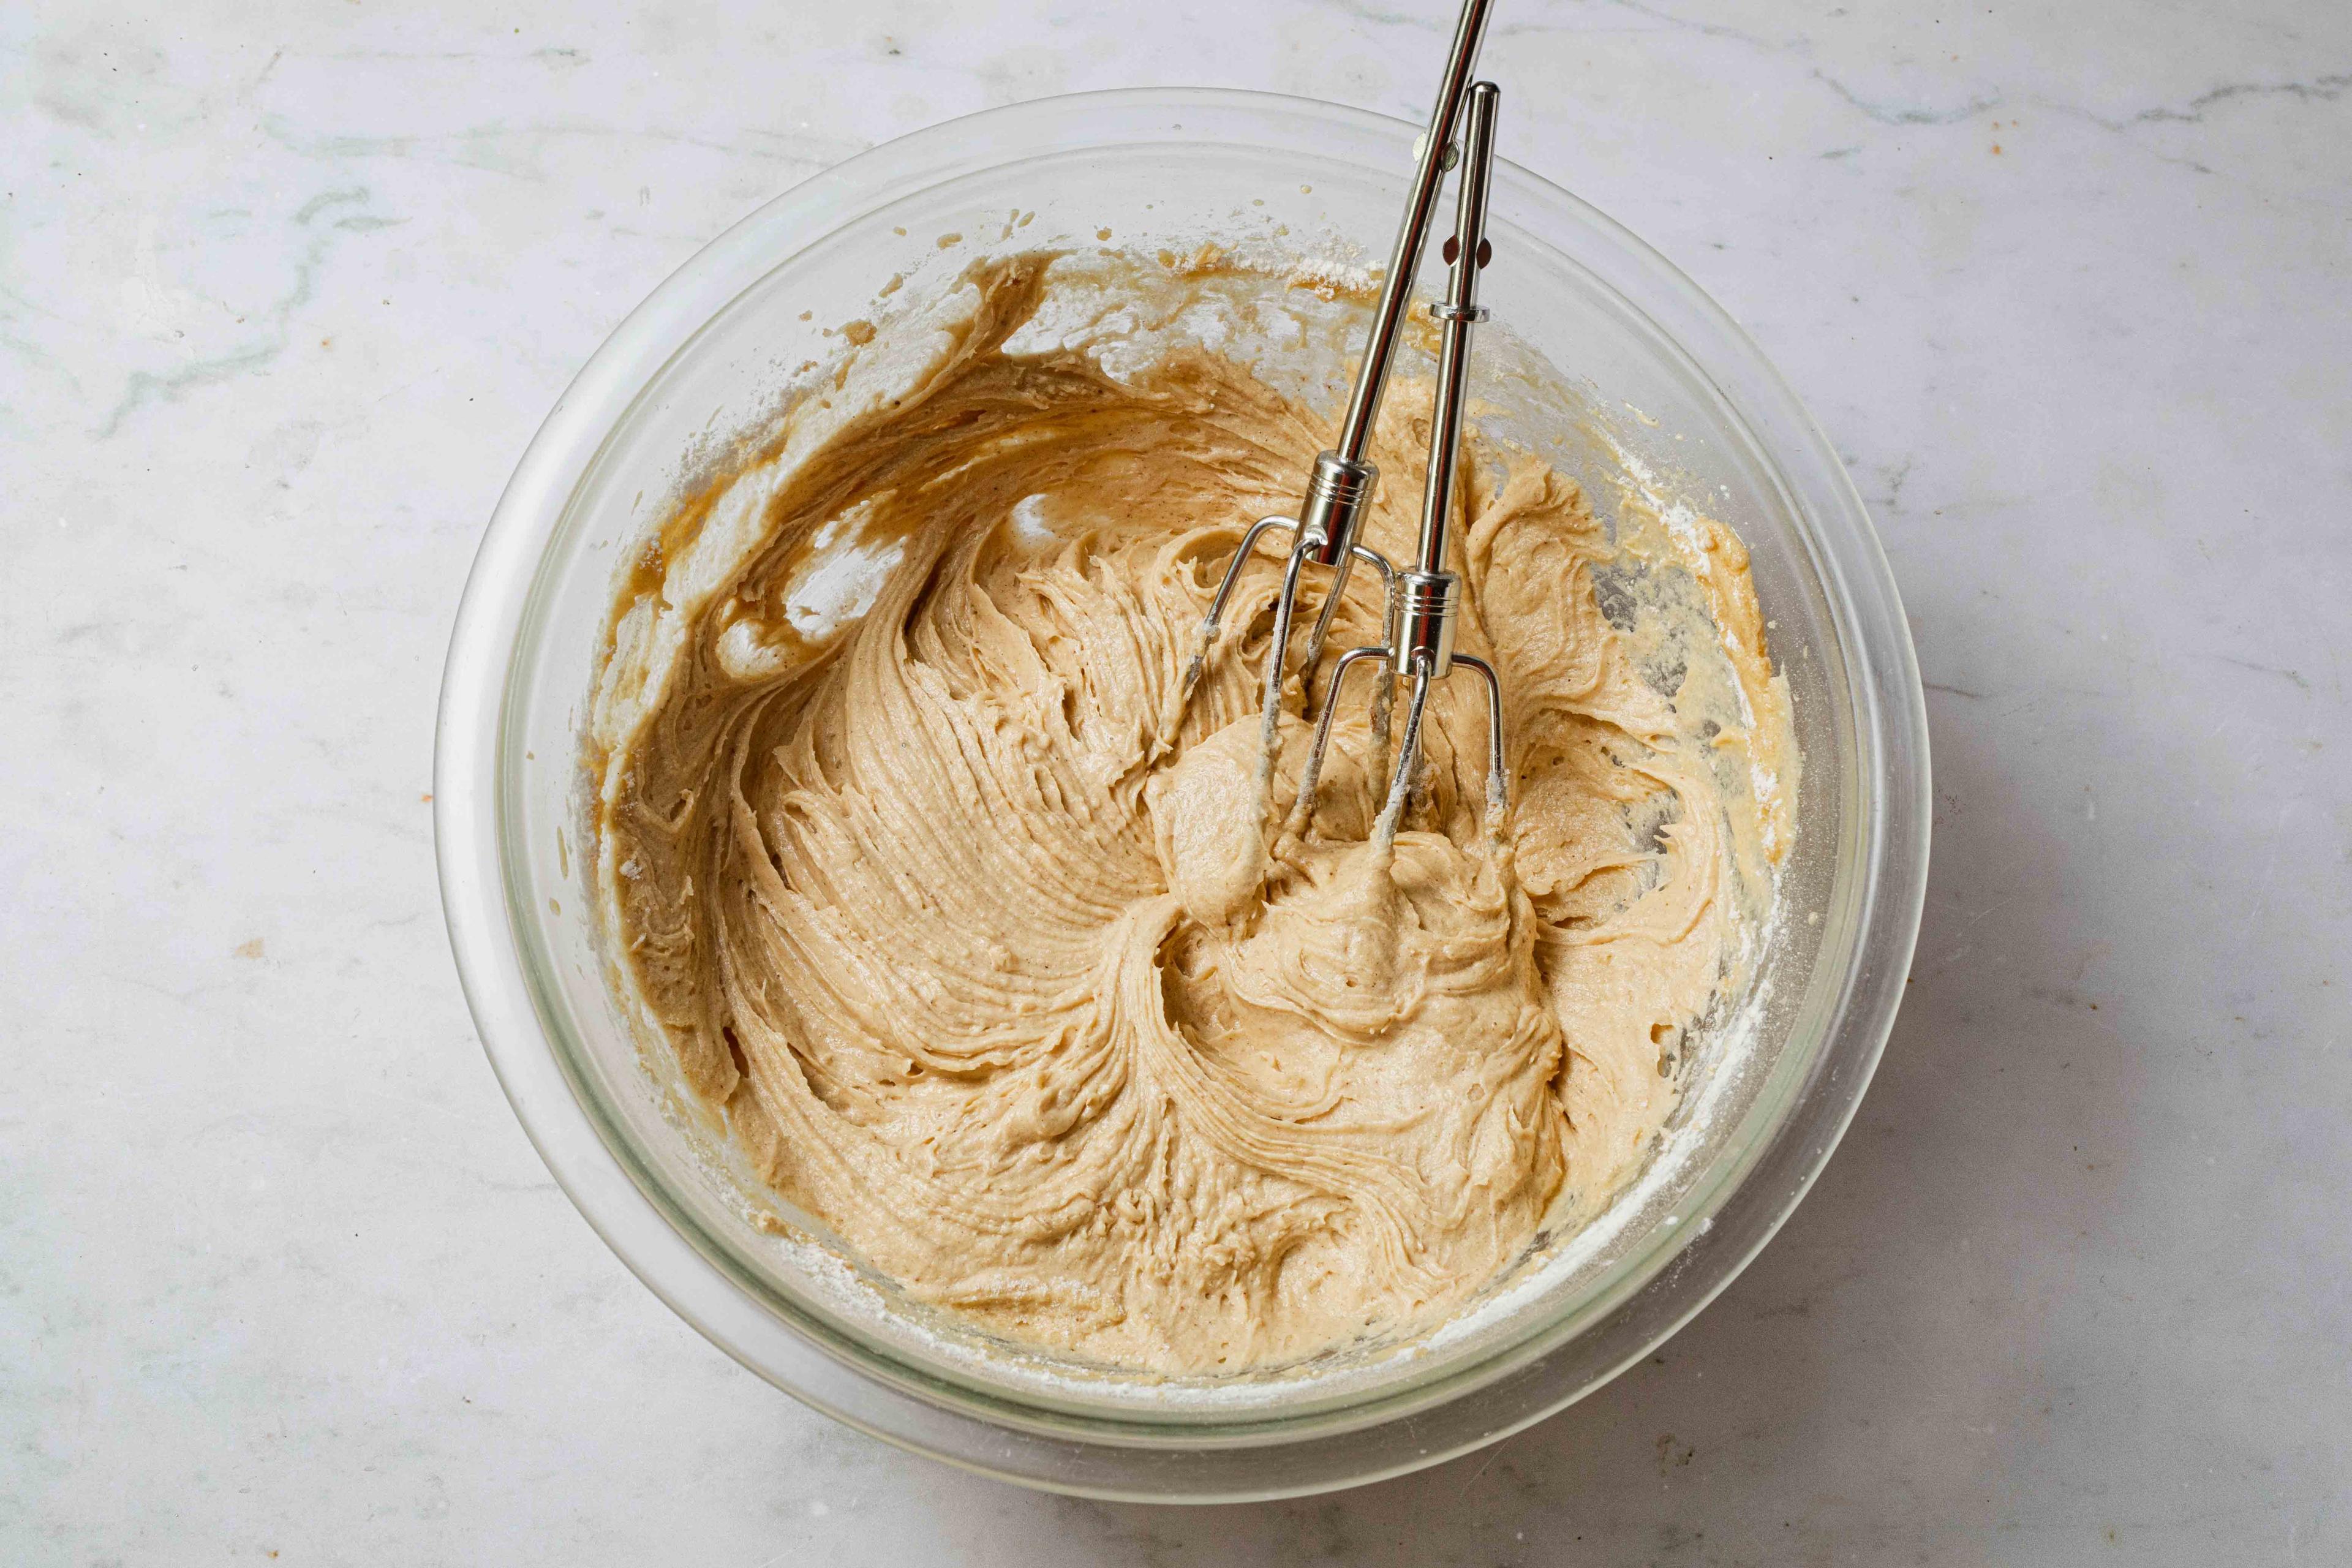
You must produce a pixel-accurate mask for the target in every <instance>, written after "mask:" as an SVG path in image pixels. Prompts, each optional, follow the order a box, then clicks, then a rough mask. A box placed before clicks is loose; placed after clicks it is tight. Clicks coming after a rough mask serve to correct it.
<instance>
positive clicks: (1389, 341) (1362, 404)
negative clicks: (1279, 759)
mask: <svg viewBox="0 0 2352 1568" xmlns="http://www.w3.org/2000/svg"><path fill="white" fill-rule="evenodd" d="M1492 8H1493V0H1464V3H1463V6H1462V16H1461V19H1460V20H1459V22H1457V23H1456V25H1455V26H1454V47H1453V48H1452V50H1451V52H1450V53H1449V54H1448V55H1447V57H1446V62H1445V74H1444V79H1443V80H1442V81H1441V82H1440V83H1439V86H1438V92H1437V107H1436V109H1435V110H1434V111H1433V113H1432V114H1431V116H1430V121H1429V129H1428V131H1427V132H1425V133H1424V134H1423V137H1422V141H1421V146H1420V154H1419V163H1418V164H1417V166H1416V168H1415V169H1414V171H1413V179H1412V189H1411V191H1410V193H1409V194H1408V195H1407V197H1406V200H1405V210H1404V221H1403V223H1402V225H1401V226H1399V227H1398V229H1397V237H1396V247H1395V248H1394V250H1393V251H1392V252H1391V255H1390V257H1389V268H1388V273H1387V275H1386V277H1384V278H1383V279H1381V292H1380V298H1379V300H1378V301H1377V302H1376V303H1375V305H1374V306H1373V310H1372V325H1371V332H1370V337H1369V339H1368V340H1367V341H1366V342H1365V345H1364V359H1363V363H1362V364H1360V366H1358V367H1357V371H1356V384H1355V388H1354V390H1353V391H1352V392H1351V393H1350V394H1349V398H1348V409H1347V413H1346V415H1345V416H1344V417H1343V418H1342V419H1341V421H1340V426H1339V445H1338V447H1335V448H1334V449H1332V450H1329V451H1327V452H1323V453H1321V454H1319V455H1318V457H1317V458H1316V459H1315V468H1314V472H1313V474H1312V476H1311V477H1310V478H1309V479H1308V480H1307V496H1306V500H1304V501H1303V502H1302V503H1301V505H1300V507H1299V511H1298V515H1297V517H1296V518H1287V517H1267V518H1261V519H1259V520H1258V521H1256V522H1255V523H1253V524H1251V525H1250V528H1249V531H1248V532H1246V533H1244V535H1243V536H1242V542H1241V546H1240V548H1239V549H1237V550H1235V551H1234V559H1233V563H1232V564H1231V565H1230V566H1228V567H1227V568H1226V569H1225V575H1224V580H1223V582H1221V583H1220V584H1218V585H1217V592H1216V595H1215V596H1214V597H1213V599H1211V601H1210V603H1209V612H1208V615H1207V616H1206V617H1204V618H1203V619H1202V623H1201V627H1200V632H1199V637H1198V640H1197V642H1196V644H1195V646H1194V649H1193V653H1192V663H1191V665H1190V666H1189V667H1188V668H1186V670H1185V673H1184V687H1183V689H1184V693H1185V694H1186V695H1187V696H1188V697H1189V696H1190V695H1191V693H1192V689H1193V687H1194V686H1195V685H1197V684H1198V683H1199V681H1200V679H1201V671H1202V668H1203V666H1204V665H1205V664H1206V662H1207V659H1208V656H1209V652H1210V649H1211V647H1213V645H1214V643H1215V641H1216V637H1217V628H1218V626H1219V623H1220V622H1222V621H1223V618H1224V614H1225V610H1226V607H1227V605H1229V604H1230V603H1231V602H1232V599H1233V595H1234V588H1235V586H1236V585H1237V584H1239V583H1240V581H1241V574H1242V568H1243V567H1244V564H1246V563H1247V562H1248V561H1249V558H1250V555H1251V552H1253V551H1255V549H1256V548H1257V543H1258V541H1259V540H1260V539H1262V538H1264V537H1265V535H1266V534H1267V533H1269V532H1272V531H1277V530H1285V529H1286V530H1290V531H1293V533H1294V535H1295V539H1294V542H1293V543H1292V545H1291V550H1290V559H1289V563H1288V564H1287V565H1286V567H1285V568H1284V569H1283V575H1282V592H1281V595H1280V596H1279V597H1278V598H1277V599H1276V601H1275V616H1274V646H1273V647H1272V648H1271V649H1269V650H1268V652H1267V654H1266V663H1265V744H1266V754H1265V767H1266V768H1268V769H1271V767H1272V765H1273V764H1272V757H1273V753H1274V750H1275V747H1276V742H1277V741H1278V740H1279V737H1280V723H1281V711H1282V706H1281V705H1282V682H1283V674H1284V667H1285V662H1286V656H1287V654H1288V652H1289V647H1290V629H1291V624H1292V621H1293V619H1294V617H1295V616H1296V614H1297V605H1298V589H1299V578H1300V574H1301V572H1302V571H1303V569H1304V568H1305V567H1307V565H1308V564H1310V563H1311V564H1313V565H1316V566H1318V567H1324V568H1328V569H1329V570H1330V572H1331V574H1332V577H1331V585H1330V589H1329V591H1328V593H1327V594H1326V595H1325V596H1324V600H1323V608H1322V611H1321V613H1320V614H1319V615H1318V616H1316V618H1315V629H1314V630H1313V632H1311V633H1310V634H1309V635H1308V637H1307V652H1306V657H1305V663H1304V668H1303V671H1302V674H1301V677H1300V683H1301V687H1302V689H1303V691H1304V693H1305V711H1306V712H1307V713H1310V714H1311V713H1312V712H1314V710H1315V668H1316V665H1317V664H1318V661H1319V660H1320V659H1321V658H1322V654H1323V639H1324V637H1326V635H1328V632H1329V631H1330V628H1331V618H1332V616H1335V615H1336V614H1338V612H1339V596H1340V595H1341V594H1342V593H1344V592H1345V591H1346V589H1347V585H1348V574H1349V567H1350V566H1351V565H1353V564H1354V563H1357V562H1359V561H1360V562H1362V563H1365V564H1366V565H1368V566H1370V567H1371V568H1372V569H1373V570H1375V571H1377V572H1378V573H1380V574H1381V584H1382V585H1383V587H1384V588H1385V589H1386V590H1387V591H1388V602H1389V604H1390V608H1391V615H1390V619H1391V624H1393V623H1394V621H1395V615H1396V611H1397V609H1398V605H1397V601H1396V595H1395V589H1396V573H1395V570H1394V568H1393V567H1392V566H1391V564H1390V563H1389V562H1388V561H1387V559H1386V558H1384V557H1383V556H1381V554H1380V553H1379V552H1377V551H1373V550H1370V549H1369V548H1367V547H1365V546H1364V545H1361V544H1359V543H1357V542H1356V534H1357V532H1358V531H1359V530H1360V527H1361V525H1362V522H1363V514H1364V510H1365V509H1366V508H1367V507H1369V506H1370V504H1371V500H1372V496H1373V493H1374V491H1375V489H1377V488H1378V485H1379V482H1380V470H1379V468H1377V467H1376V466H1375V465H1374V464H1373V463H1372V462H1371V461H1370V458H1368V457H1367V456H1366V454H1367V453H1368V452H1369V451H1370V447H1371V442H1372V428H1373V426H1374V425H1375V424H1376V423H1377V422H1378V419H1379V416H1380V408H1381V396H1382V395H1383V394H1384V393H1386V391H1387V390H1388V379H1389V370H1390V368H1391V364H1392V363H1394V360H1395V357H1396V346H1397V336H1398V332H1399V330H1400V329H1401V328H1402V325H1403V323H1404V315H1405V310H1406V309H1407V307H1408V306H1409V305H1410V304H1411V302H1412V283H1413V275H1414V274H1415V273H1416V272H1417V271H1418V270H1419V269H1420V266H1421V253H1422V247H1423V242H1424V241H1425V240H1426V239H1427V238H1428V236H1429V219H1430V214H1431V212H1432V211H1433V209H1434V208H1435V207H1436V205H1437V197H1438V193H1439V190H1440V189H1441V187H1442V186H1443V184H1444V180H1445V171H1446V170H1447V169H1448V168H1450V167H1452V166H1453V164H1454V128H1455V123H1456V121H1457V120H1459V118H1460V117H1461V114H1462V111H1463V106H1464V103H1465V100H1466V99H1467V98H1468V96H1469V92H1468V90H1467V89H1468V87H1469V81H1470V72H1471V68H1472V67H1473V66H1474V65H1475V62H1476V59H1477V55H1478V46H1479V43H1480V41H1481V39H1482V38H1483V37H1485V34H1486V18H1487V15H1488V13H1489V12H1490V11H1491V10H1492ZM1480 90H1482V91H1485V92H1486V93H1487V94H1489V95H1490V96H1489V99H1488V107H1487V111H1486V112H1487V115H1488V121H1487V123H1488V135H1489V143H1488V144H1489V148H1490V153H1489V157H1490V159H1491V145H1492V142H1491V137H1492V125H1493V119H1492V116H1493V97H1492V95H1493V94H1494V93H1495V90H1496V89H1494V88H1493V87H1492V86H1491V85H1490V84H1481V89H1480ZM1470 173H1471V171H1470V170H1468V169H1467V168H1465V190H1466V189H1467V188H1468V186H1469V184H1470V183H1471V181H1470V178H1469V175H1470ZM1480 184H1481V187H1482V194H1481V195H1480V198H1479V202H1478V210H1479V212H1480V213H1481V214H1482V215H1483V213H1484V211H1485V198H1484V195H1483V178H1482V180H1481V181H1480ZM1482 221H1483V218H1482ZM1450 330H1451V323H1449V331H1450ZM1449 341H1450V339H1449ZM1451 461H1452V458H1451V454H1450V448H1449V455H1448V458H1447V462H1448V465H1449V468H1450V465H1451ZM1440 528H1441V537H1440V539H1439V543H1440V544H1441V545H1442V544H1443V542H1444V540H1443V537H1442V529H1443V524H1442V522H1441V524H1440ZM1424 564H1425V565H1428V566H1429V567H1430V568H1431V570H1432V571H1436V570H1437V569H1438V568H1440V567H1442V565H1443V562H1442V561H1438V560H1436V559H1434V558H1432V559H1430V560H1429V561H1425V562H1424ZM1444 603H1445V604H1447V605H1451V604H1452V603H1453V600H1452V599H1451V598H1447V599H1446V600H1445V601H1444ZM1449 615H1450V612H1449ZM1432 624H1434V623H1432ZM1446 625H1447V626H1451V620H1450V618H1449V619H1447V621H1446ZM1445 640H1446V643H1447V646H1448V647H1449V648H1450V647H1451V634H1450V632H1449V633H1448V634H1447V636H1446V638H1445ZM1437 662H1438V663H1439V664H1440V665H1443V664H1444V662H1445V661H1444V659H1442V658H1441V659H1440V660H1438V661H1437ZM1399 668H1405V667H1404V666H1402V665H1400V666H1399ZM1482 668H1483V667H1482ZM1441 673H1442V670H1441ZM1414 711H1415V713H1416V714H1417V713H1418V712H1419V709H1418V707H1416V709H1415V710H1414ZM1386 718H1387V700H1386V697H1385V694H1383V696H1382V698H1381V699H1380V700H1378V701H1377V703H1376V708H1375V727H1376V728H1377V729H1378V730H1379V731H1381V734H1382V736H1383V738H1385V734H1386V731H1387V725H1386V722H1385V721H1386ZM1410 738H1411V737H1409V739H1410ZM1383 761H1385V752H1383Z"/></svg>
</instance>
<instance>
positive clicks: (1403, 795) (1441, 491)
mask: <svg viewBox="0 0 2352 1568" xmlns="http://www.w3.org/2000/svg"><path fill="white" fill-rule="evenodd" d="M1501 101H1502V91H1501V89H1498V88H1497V87H1496V86H1495V84H1494V83H1492V82H1483V81H1482V82H1480V83H1478V84H1477V85H1476V86H1475V87H1473V88H1472V89H1470V94H1469V107H1468V126H1467V129H1466V131H1465V134H1464V156H1463V166H1462V191H1461V197H1460V206H1459V207H1458V209H1457V212H1456V216H1455V222H1454V237H1453V238H1452V239H1450V240H1448V241H1447V242H1446V246H1445V259H1446V260H1447V261H1448V262H1449V263H1450V264H1451V265H1452V272H1451V274H1450V276H1449V278H1448V280H1447V289H1446V295H1445V299H1444V301H1442V302H1441V303H1438V304H1435V305H1433V306H1431V307H1430V312H1431V314H1433V315H1434V316H1436V317H1437V318H1438V320H1439V321H1442V322H1444V328H1443V334H1442V336H1441V338H1440V341H1439V347H1438V356H1437V392H1436V398H1435V401H1434V404H1433V407H1432V409H1431V416H1430V434H1429V478H1428V482H1427V484H1426V486H1425V487H1424V488H1423V491H1422V507H1421V539H1420V550H1419V560H1418V561H1417V563H1415V565H1414V566H1413V568H1412V570H1410V571H1405V572H1400V573H1398V574H1396V579H1395V584H1394V587H1393V589H1392V591H1391V600H1390V603H1391V609H1390V614H1389V621H1388V635H1387V642H1386V644H1385V646H1379V645H1375V646H1370V647H1359V648H1350V649H1349V651H1348V652H1347V653H1345V654H1343V655H1342V656H1340V658H1339V664H1338V665H1337V666H1336V667H1335V668H1333V670H1332V675H1331V689H1330V692H1329V693H1328V697H1327V699H1326V700H1325V702H1324V704H1323V711H1322V715H1321V717H1320V718H1319V719H1318V721H1317V723H1316V726H1315V739H1314V742H1313V744H1312V746H1311V747H1310V748H1309V749H1308V751H1307V763H1306V766H1305V768H1304V769H1303V770H1302V771H1301V773H1300V774H1299V781H1298V797H1297V800H1296V801H1295V802H1294V803H1293V804H1292V806H1291V816H1290V823H1289V829H1290V831H1292V832H1294V833H1303V832H1304V831H1305V830H1306V826H1307V823H1308V821H1309V820H1311V819H1312V817H1313V816H1314V813H1315V791H1316V784H1317V781H1318V779H1319V778H1320V777H1321V775H1322V771H1323V758H1324V753H1325V752H1326V751H1327V750H1328V748H1329V746H1330V743H1331V726H1332V719H1333V715H1334V714H1335V713H1336V712H1337V710H1338V709H1339V687H1340V684H1341V682H1342V681H1344V680H1345V679H1347V675H1348V672H1349V669H1351V668H1354V667H1355V666H1356V665H1357V664H1359V663H1364V664H1377V665H1378V666H1379V667H1380V668H1381V672H1382V673H1383V674H1384V675H1385V676H1386V677H1387V678H1388V680H1389V682H1390V683H1391V686H1393V683H1394V682H1396V681H1398V680H1402V679H1408V678H1409V679H1411V680H1412V697H1411V698H1410V700H1409V701H1408V704H1407V706H1406V709H1405V721H1404V734H1403V736H1402V740H1401V741H1400V742H1399V745H1398V749H1397V760H1396V768H1395V772H1394V773H1392V774H1391V778H1390V781H1389V787H1388V798H1387V801H1386V804H1385V805H1383V806H1382V808H1381V815H1380V820H1379V822H1378V823H1377V825H1376V826H1374V828H1373V832H1372V837H1373V838H1374V840H1375V842H1378V843H1382V844H1385V843H1390V842H1392V841H1393V840H1394V839H1395V837H1396V833H1397V829H1398V827H1399V826H1402V822H1403V819H1404V814H1405V810H1406V807H1407V805H1408V804H1409V803H1410V802H1411V800H1412V795H1413V792H1414V790H1415V787H1416V786H1417V784H1418V783H1419V781H1420V776H1421V762H1422V746H1421V731H1422V724H1423V721H1424V719H1425V718H1426V716H1427V712H1428V707H1429V691H1430V688H1431V687H1432V686H1433V685H1434V684H1435V683H1437V682H1438V681H1440V680H1443V679H1445V678H1446V677H1447V676H1449V675H1451V674H1452V673H1453V672H1454V668H1455V667H1456V666H1463V667H1466V668H1469V669H1471V670H1472V671H1474V672H1475V673H1476V674H1477V675H1478V677H1479V678H1480V679H1482V680H1484V681H1485V682H1486V718H1487V726H1486V729H1487V751H1488V759H1487V774H1486V826H1487V829H1488V831H1489V832H1490V833H1499V832H1500V831H1501V828H1502V822H1503V815H1504V813H1505V811H1506V810H1507V808H1508V806H1509V804H1510V803H1509V795H1508V789H1509V783H1508V762H1507V756H1506V753H1505V749H1504V744H1503V683H1502V681H1501V679H1499V678H1498V677H1497V676H1496V673H1495V669H1494V667H1493V666H1492V665H1489V664H1488V663H1487V662H1486V660H1484V659H1482V658H1473V657H1472V656H1470V655H1469V654H1466V653H1461V652H1457V651H1456V650H1455V647H1454V639H1455V633H1456V630H1457V622H1458V621H1459V619H1460V616H1461V610H1462V579H1461V577H1460V576H1459V575H1458V574H1454V573H1453V572H1449V571H1447V570H1446V569H1445V554H1446V536H1447V531H1448V530H1449V528H1450V526H1451V523H1452V521H1453V507H1454V469H1455V466H1456V463H1457V461H1458V458H1459V457H1460V451H1461V441H1462V417H1463V410H1464V405H1465V400H1466V397H1467V394H1468V386H1469V377H1470V330H1471V328H1472V326H1473V325H1474V324H1475V323H1476V322H1478V321H1484V320H1485V319H1486V310H1485V309H1484V308H1483V307H1481V306H1480V305H1479V304H1478V273H1479V270H1480V269H1481V268H1484V267H1485V266H1486V262H1487V260H1488V259H1489V258H1490V257H1491V255H1492V254H1493V251H1492V247H1490V246H1489V245H1488V244H1487V241H1486V201H1487V195H1488V191H1489V187H1490V185H1491V184H1492V182H1493V176H1494V161H1495V116H1496V110H1497V109H1498V108H1499V107H1500V106H1501ZM1277 626H1279V619H1277ZM1276 635H1277V637H1279V636H1280V632H1279V630H1277V633H1276ZM1384 720H1385V713H1381V714H1378V715H1376V722H1375V725H1374V728H1375V730H1376V731H1380V733H1379V734H1378V736H1377V737H1376V742H1375V744H1376V748H1377V749H1378V751H1379V752H1380V753H1381V758H1382V760H1383V761H1385V759H1386V756H1387V750H1388V747H1387V739H1388V737H1387V734H1386V730H1387V724H1386V723H1385V721H1384Z"/></svg>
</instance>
